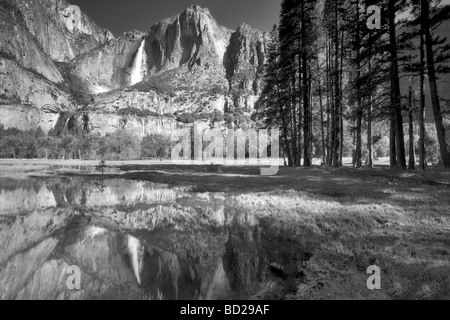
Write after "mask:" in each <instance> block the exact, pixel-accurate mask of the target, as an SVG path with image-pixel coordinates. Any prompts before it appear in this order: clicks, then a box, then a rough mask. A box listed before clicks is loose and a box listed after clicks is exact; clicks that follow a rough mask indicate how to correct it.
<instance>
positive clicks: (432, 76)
mask: <svg viewBox="0 0 450 320" xmlns="http://www.w3.org/2000/svg"><path fill="white" fill-rule="evenodd" d="M372 6H377V7H375V8H380V15H379V18H380V19H381V20H380V21H379V23H378V21H372V22H377V23H373V25H374V26H375V28H373V27H372V26H371V25H370V23H368V22H371V20H373V19H376V18H378V16H377V11H372V12H368V10H367V9H368V8H370V7H372ZM374 13H375V15H373V14H374ZM449 13H450V6H449V5H443V4H442V3H441V1H440V0H431V1H430V0H376V1H375V0H324V1H319V0H283V2H282V5H281V14H280V25H279V27H277V26H275V27H274V29H273V30H272V32H271V41H270V45H269V47H268V60H267V64H266V73H265V86H264V89H263V92H262V96H261V98H260V100H259V101H258V119H259V120H260V121H261V122H262V123H263V124H264V126H266V127H279V128H281V135H282V137H281V138H282V141H283V150H284V152H285V155H286V156H287V158H288V160H289V161H288V162H289V165H291V166H294V165H296V166H298V165H300V164H301V161H302V160H303V164H304V165H305V166H310V165H311V164H312V158H313V156H320V157H321V158H322V162H323V163H326V164H328V165H330V166H335V167H339V166H342V162H343V157H344V156H345V155H346V153H349V152H350V154H351V156H352V158H353V165H354V166H355V167H361V166H362V165H363V155H364V154H366V155H367V161H366V162H367V164H368V165H369V166H372V165H373V155H374V153H375V151H377V146H376V145H375V144H376V143H377V142H379V141H382V140H383V139H382V138H383V137H384V136H383V135H386V134H388V139H389V157H390V165H391V166H392V167H396V168H399V169H407V167H408V165H407V161H406V157H407V155H409V168H411V169H413V168H415V164H416V162H417V159H416V153H418V155H419V157H418V158H419V159H418V160H419V161H418V162H419V167H420V168H421V169H425V165H426V159H427V152H433V151H432V150H433V148H432V145H434V139H433V136H435V137H436V139H437V143H438V148H437V149H438V158H439V161H440V163H441V164H442V165H444V166H445V167H446V168H450V150H449V146H448V144H447V141H446V127H445V126H446V125H445V121H444V119H443V110H444V108H443V107H444V105H443V99H441V98H440V96H439V87H438V76H439V75H440V74H445V73H448V72H449V71H450V70H449V68H448V59H449V58H450V55H449V51H450V44H449V43H448V42H447V39H445V38H443V37H441V36H439V34H438V32H437V31H436V30H437V28H438V27H439V26H440V25H441V24H442V23H443V22H445V21H446V20H448V19H449ZM402 17H404V18H403V19H402ZM415 52H416V53H415ZM427 86H428V87H429V88H430V90H429V91H430V92H429V97H430V98H429V100H430V101H429V102H431V109H432V111H433V119H434V128H433V130H434V133H433V134H432V133H430V132H427V129H428V130H429V129H430V128H429V127H427V126H426V123H425V116H424V115H425V106H426V102H427V101H426V100H427V99H426V95H425V91H426V88H427ZM405 125H406V128H405ZM375 128H377V130H379V131H378V132H374V130H375ZM383 128H387V130H385V131H384V132H383ZM447 130H448V129H447ZM405 133H406V134H405ZM415 133H417V134H415ZM380 135H381V136H380ZM417 136H418V139H417ZM364 140H365V141H366V146H365V147H364V146H363V141H364ZM405 142H407V144H406V143H405ZM427 143H428V145H426V144H427ZM406 146H408V148H407V147H406ZM349 148H350V149H351V150H348V149H349ZM428 159H429V155H428Z"/></svg>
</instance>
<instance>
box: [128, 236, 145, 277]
mask: <svg viewBox="0 0 450 320" xmlns="http://www.w3.org/2000/svg"><path fill="white" fill-rule="evenodd" d="M128 251H129V254H130V259H131V261H130V262H131V266H132V268H133V273H134V276H135V277H136V280H137V282H138V283H139V284H141V271H142V262H143V261H142V260H143V259H142V248H141V242H140V241H139V240H138V239H136V238H135V237H132V236H128Z"/></svg>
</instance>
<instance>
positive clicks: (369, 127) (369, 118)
mask: <svg viewBox="0 0 450 320" xmlns="http://www.w3.org/2000/svg"><path fill="white" fill-rule="evenodd" d="M368 68H369V74H371V73H372V32H370V34H369V61H368ZM369 85H370V79H369ZM367 149H369V163H368V166H369V168H373V150H372V93H370V94H369V103H368V108H367Z"/></svg>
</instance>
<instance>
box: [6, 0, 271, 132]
mask: <svg viewBox="0 0 450 320" xmlns="http://www.w3.org/2000/svg"><path fill="white" fill-rule="evenodd" d="M0 15H1V18H2V19H1V21H2V22H1V23H0V45H1V46H0V79H1V82H0V98H1V99H0V113H1V114H2V115H4V116H5V117H4V119H8V121H5V120H2V119H0V121H1V122H2V123H3V125H4V126H5V127H11V126H20V128H21V129H25V128H27V127H28V126H29V128H36V127H38V126H41V128H43V129H44V130H45V131H48V130H50V129H51V128H52V126H54V125H55V123H56V121H55V120H54V118H55V115H57V114H58V113H59V112H62V111H70V112H73V113H75V114H78V115H79V114H81V113H88V114H92V115H93V116H92V117H90V118H92V119H94V118H95V115H99V114H103V115H105V117H106V118H109V119H116V120H111V121H110V122H108V123H114V124H111V125H108V124H106V125H104V124H103V125H101V126H98V124H95V123H93V124H91V125H92V126H93V127H98V130H97V131H98V132H100V133H102V134H105V133H107V132H111V131H113V130H114V129H115V128H117V127H118V126H120V124H118V123H120V121H121V120H120V119H121V117H120V115H119V114H118V111H119V110H122V109H126V108H133V109H138V110H142V111H144V113H145V111H146V112H151V113H152V116H151V117H150V116H131V118H129V120H130V121H129V122H127V123H128V124H125V128H126V129H130V130H132V131H135V133H136V134H139V135H142V134H143V132H149V131H158V130H159V131H161V130H166V131H171V130H173V128H176V127H177V124H176V121H175V120H173V117H172V118H170V117H169V120H168V119H163V115H166V116H167V115H168V114H169V115H170V114H172V115H173V114H174V113H178V114H179V113H184V112H189V113H201V112H213V111H214V110H220V111H222V112H233V111H235V110H241V111H242V112H245V113H246V114H247V115H251V113H252V111H253V109H254V103H255V101H256V100H257V98H258V95H259V94H260V90H261V78H262V72H263V65H264V63H265V56H266V46H267V42H268V34H267V33H263V32H260V31H258V30H255V29H253V28H251V27H250V26H247V25H241V26H239V27H238V29H237V30H236V31H233V30H230V29H228V28H225V27H222V26H220V25H218V24H217V22H216V21H215V20H214V18H213V17H212V16H211V13H210V12H209V11H208V9H202V8H200V7H199V6H196V5H194V6H191V7H189V8H187V9H186V10H185V11H183V12H182V13H180V14H178V15H176V16H174V17H171V18H168V19H166V20H163V21H161V22H159V23H157V24H155V25H154V26H153V27H151V28H150V30H149V31H148V32H147V33H143V32H140V31H133V32H128V33H125V34H124V35H123V36H121V37H118V38H114V37H113V35H112V34H111V33H110V32H109V31H107V30H104V29H101V28H99V27H98V26H96V25H95V24H94V23H93V22H92V21H91V20H90V19H89V18H88V17H87V16H86V15H85V14H84V13H82V12H81V11H80V9H79V8H78V7H77V6H72V5H69V4H68V3H67V2H65V1H64V0H43V1H31V0H17V1H12V0H0ZM15 109H19V110H26V112H24V113H23V112H20V113H17V112H16V113H14V112H13V113H11V110H15ZM158 115H159V116H158ZM142 118H146V119H144V120H143V119H142ZM142 122H146V123H157V124H158V126H159V127H158V128H155V129H151V128H149V129H148V130H141V129H140V127H142V126H136V125H133V126H131V125H130V124H132V123H142ZM21 123H25V124H22V125H20V124H21ZM127 126H129V127H127Z"/></svg>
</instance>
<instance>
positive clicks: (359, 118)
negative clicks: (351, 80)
mask: <svg viewBox="0 0 450 320" xmlns="http://www.w3.org/2000/svg"><path fill="white" fill-rule="evenodd" d="M355 6H356V20H355V24H356V37H355V47H356V78H357V79H358V81H359V79H360V77H361V61H360V59H361V57H360V45H361V41H360V34H359V0H356V2H355ZM356 94H357V106H356V150H355V167H356V168H361V167H362V159H361V158H362V137H361V134H362V132H361V131H362V117H363V113H362V99H361V90H360V88H359V84H358V85H357V88H356Z"/></svg>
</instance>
